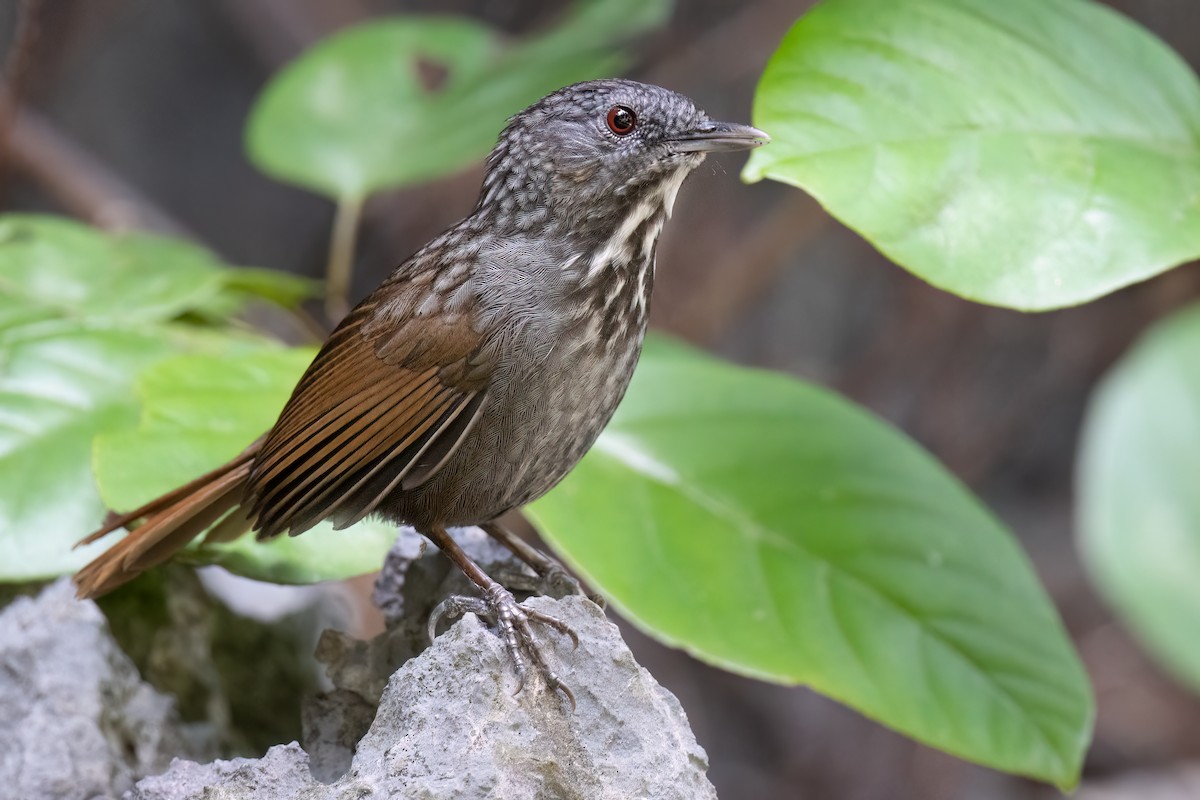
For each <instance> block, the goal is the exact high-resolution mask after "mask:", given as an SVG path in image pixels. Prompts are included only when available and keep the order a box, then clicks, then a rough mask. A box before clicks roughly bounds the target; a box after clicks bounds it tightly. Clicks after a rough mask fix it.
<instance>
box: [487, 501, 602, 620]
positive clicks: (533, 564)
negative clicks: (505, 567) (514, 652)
mask: <svg viewBox="0 0 1200 800" xmlns="http://www.w3.org/2000/svg"><path fill="white" fill-rule="evenodd" d="M479 527H481V528H483V530H484V531H485V532H486V533H487V534H488V535H489V536H491V537H492V538H493V539H495V540H496V541H498V542H499V543H500V544H502V545H504V546H505V547H507V548H508V549H509V550H511V551H512V554H513V555H515V556H516V557H517V558H519V559H521V560H522V561H524V562H525V563H526V564H528V565H529V567H530V568H531V569H532V570H533V571H534V572H536V573H537V575H538V578H540V579H541V581H542V585H543V587H544V588H543V591H542V594H556V595H557V596H562V595H568V594H577V595H580V596H581V597H586V598H588V599H589V600H591V601H592V602H593V603H595V604H596V605H598V606H600V607H601V608H603V607H604V598H602V597H600V596H599V595H591V594H587V593H586V592H584V590H583V587H582V586H580V585H579V581H578V580H576V579H575V576H574V575H572V574H571V573H569V572H567V568H566V567H564V566H563V565H562V564H560V563H559V562H558V561H556V560H555V559H554V558H552V557H550V556H548V555H546V554H545V553H543V552H542V551H541V550H538V549H537V548H536V547H534V546H533V545H531V544H529V542H526V541H525V540H524V539H522V538H521V537H520V536H517V535H516V534H515V533H513V532H512V531H510V530H509V529H508V528H506V527H504V526H503V525H501V524H500V523H499V522H496V521H495V520H493V521H492V522H486V523H484V524H483V525H480V526H479Z"/></svg>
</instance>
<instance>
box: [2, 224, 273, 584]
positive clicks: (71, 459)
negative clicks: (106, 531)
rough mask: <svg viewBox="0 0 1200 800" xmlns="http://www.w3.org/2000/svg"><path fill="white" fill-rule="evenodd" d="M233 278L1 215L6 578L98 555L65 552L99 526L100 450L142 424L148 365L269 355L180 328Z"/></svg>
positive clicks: (209, 259) (212, 262)
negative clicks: (97, 443) (95, 471)
mask: <svg viewBox="0 0 1200 800" xmlns="http://www.w3.org/2000/svg"><path fill="white" fill-rule="evenodd" d="M228 275H229V271H228V270H227V269H226V268H225V267H224V266H223V265H222V264H221V263H220V262H219V261H217V260H216V259H215V258H214V257H213V256H212V255H211V254H209V253H208V252H207V251H205V250H203V249H201V248H198V247H195V246H192V245H189V244H186V243H183V242H177V241H173V240H169V239H162V238H159V237H153V236H143V235H137V234H124V235H119V236H109V235H104V234H101V233H99V232H97V231H95V230H93V229H91V228H89V227H87V226H84V225H81V224H79V223H76V222H71V221H69V220H65V219H60V218H56V217H42V216H30V215H4V216H0V580H16V581H25V580H35V579H40V578H48V577H52V576H55V575H59V574H62V573H64V572H70V571H73V570H74V569H76V568H78V567H79V566H81V565H82V564H83V563H85V562H86V561H87V560H88V559H90V558H92V557H94V556H95V555H96V554H97V553H98V552H99V550H100V549H102V548H101V547H98V546H91V547H87V548H82V549H80V550H78V551H74V552H73V551H72V550H71V546H72V545H73V544H74V543H75V542H77V541H78V540H79V539H81V538H82V537H83V536H84V535H85V534H87V533H88V532H89V531H91V530H93V529H94V528H95V527H96V526H97V524H99V522H100V521H101V519H102V518H103V516H104V504H103V503H102V502H101V499H100V496H99V494H98V492H97V489H96V485H95V481H94V478H93V476H92V471H91V459H90V455H91V448H92V440H93V438H94V437H95V436H96V435H97V434H101V433H104V432H108V431H114V430H118V429H121V428H125V427H128V426H130V425H132V424H134V423H135V422H136V420H137V413H138V407H137V403H136V400H135V397H134V394H133V384H134V380H135V378H136V376H137V375H138V374H139V373H140V372H141V371H142V370H143V369H145V368H146V367H148V366H150V365H151V364H154V363H156V362H157V361H159V360H160V359H162V358H165V357H167V356H169V355H171V354H172V353H176V352H180V351H191V350H195V351H201V352H207V353H215V354H224V353H231V352H236V351H238V350H239V349H242V348H246V347H250V346H252V345H253V346H257V347H260V348H261V347H262V339H261V337H256V336H253V335H251V334H249V333H246V332H242V331H233V330H221V329H217V328H214V327H201V326H186V325H180V324H177V323H176V322H175V320H176V319H177V318H179V317H182V316H185V315H188V314H191V313H192V312H194V311H195V310H197V309H200V308H210V307H212V306H213V305H214V304H224V305H225V306H227V307H228V306H230V303H228V302H226V298H227V295H228V291H227V289H226V280H227V277H228ZM234 305H236V303H235V304H234Z"/></svg>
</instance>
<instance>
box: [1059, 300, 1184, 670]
mask: <svg viewBox="0 0 1200 800" xmlns="http://www.w3.org/2000/svg"><path fill="white" fill-rule="evenodd" d="M1198 365H1200V307H1192V308H1190V309H1188V310H1187V311H1184V312H1181V313H1179V314H1177V315H1175V316H1173V317H1171V318H1170V319H1168V320H1167V321H1165V322H1162V323H1159V324H1158V325H1157V326H1156V327H1155V328H1154V329H1153V330H1152V331H1151V332H1150V333H1149V334H1147V335H1146V336H1145V338H1144V339H1143V340H1142V341H1141V342H1140V343H1138V345H1137V346H1136V347H1135V348H1134V350H1133V351H1132V352H1131V353H1130V354H1129V355H1127V356H1126V357H1125V358H1124V359H1123V360H1122V361H1121V363H1120V364H1118V365H1117V367H1116V368H1114V369H1113V371H1112V372H1111V373H1110V374H1109V375H1108V376H1107V377H1106V378H1105V379H1104V382H1103V383H1102V384H1101V386H1100V388H1099V389H1098V390H1097V391H1096V394H1095V396H1094V397H1093V399H1092V404H1091V408H1090V409H1089V410H1088V415H1087V421H1086V423H1085V426H1084V432H1083V442H1082V446H1081V450H1080V455H1079V502H1080V509H1079V515H1080V544H1081V548H1082V551H1083V554H1084V556H1085V559H1086V563H1087V564H1088V566H1089V568H1090V571H1091V574H1092V576H1093V577H1094V579H1095V581H1096V583H1097V585H1098V586H1099V587H1100V589H1101V590H1102V591H1103V592H1104V594H1105V595H1106V596H1107V597H1108V599H1109V601H1110V602H1112V604H1113V606H1114V607H1115V608H1116V609H1117V611H1118V612H1119V613H1120V614H1121V616H1122V617H1124V618H1125V620H1126V621H1127V622H1128V623H1129V624H1130V626H1131V627H1132V628H1133V630H1134V631H1135V632H1136V633H1137V634H1138V636H1139V637H1140V638H1141V639H1142V641H1143V642H1144V643H1145V644H1146V647H1147V648H1148V649H1149V650H1150V652H1152V653H1154V654H1156V655H1157V656H1158V658H1159V659H1161V660H1162V662H1163V663H1164V664H1166V665H1167V666H1168V667H1169V668H1170V669H1171V670H1172V671H1173V672H1174V673H1175V674H1176V675H1178V676H1179V678H1180V679H1181V680H1183V681H1184V682H1186V683H1187V684H1189V685H1190V686H1192V687H1193V688H1195V689H1197V690H1200V637H1197V635H1196V620H1197V619H1200V368H1198Z"/></svg>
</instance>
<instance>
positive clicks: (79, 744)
mask: <svg viewBox="0 0 1200 800" xmlns="http://www.w3.org/2000/svg"><path fill="white" fill-rule="evenodd" d="M0 720H3V721H4V722H3V724H0V786H2V787H3V794H4V796H6V797H28V798H35V797H37V798H41V797H46V798H51V797H52V798H56V800H71V799H72V798H81V800H82V799H83V798H88V800H91V799H92V798H98V797H119V796H120V795H121V793H122V792H124V791H125V790H127V789H128V788H129V787H130V786H131V785H132V784H133V782H134V780H136V779H137V778H138V777H141V776H142V775H146V774H148V773H152V772H156V771H159V770H162V769H163V768H165V767H166V765H167V763H168V761H169V760H170V758H171V757H172V756H173V755H178V754H179V753H181V752H185V749H184V744H183V737H182V736H181V735H180V731H179V727H178V721H177V718H176V715H175V711H174V706H173V703H172V701H171V700H170V699H168V698H167V697H164V696H163V695H160V694H158V693H157V692H155V691H154V690H153V689H152V688H150V686H148V685H147V684H145V683H143V682H142V680H141V678H140V677H139V675H138V672H137V669H136V668H135V667H134V665H133V663H132V662H131V661H130V660H129V658H128V657H127V656H126V655H125V654H124V653H122V652H121V651H120V649H119V648H118V647H117V645H116V643H115V642H114V641H113V639H112V637H111V635H110V634H109V632H108V627H107V625H106V623H105V620H104V616H103V615H102V614H101V613H100V611H99V609H97V608H96V606H95V604H94V603H91V602H79V601H77V600H76V599H75V596H74V591H73V589H72V587H71V584H70V582H69V581H67V580H66V579H63V580H60V581H58V582H57V583H55V584H52V585H51V586H49V587H47V588H46V589H45V590H43V591H42V593H41V594H40V595H38V596H37V597H36V598H32V597H22V598H18V599H17V600H15V601H14V602H13V603H12V604H11V605H9V606H8V607H7V608H5V609H4V610H3V612H0Z"/></svg>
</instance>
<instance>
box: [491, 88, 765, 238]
mask: <svg viewBox="0 0 1200 800" xmlns="http://www.w3.org/2000/svg"><path fill="white" fill-rule="evenodd" d="M767 141H769V137H768V136H767V135H766V134H765V133H763V132H762V131H760V130H757V129H756V128H752V127H750V126H748V125H736V124H731V123H723V122H714V121H713V120H710V119H709V118H708V115H707V114H705V113H704V112H703V111H701V110H700V109H699V108H697V107H696V105H695V104H694V103H693V102H692V101H691V100H689V99H688V98H686V97H684V96H683V95H681V94H677V93H675V92H672V91H669V90H667V89H663V88H661V87H658V86H652V85H649V84H644V83H637V82H635V81H628V80H600V81H588V82H585V83H577V84H574V85H572V86H567V87H565V88H563V89H559V90H558V91H556V92H554V93H552V94H550V95H547V96H546V97H544V98H542V99H541V100H539V101H538V102H537V103H534V104H533V105H532V106H530V107H529V108H527V109H525V110H524V111H522V112H521V113H519V114H517V115H516V116H514V117H513V118H512V119H511V120H510V121H509V124H508V127H506V128H505V129H504V132H503V133H502V134H501V135H500V140H499V142H498V143H497V145H496V148H495V150H493V151H492V155H491V156H490V158H489V159H488V174H487V177H486V179H485V180H484V185H483V191H482V193H481V195H480V201H479V207H480V208H481V209H483V208H486V207H487V206H489V205H493V204H495V205H498V206H501V207H502V210H503V211H507V212H510V213H508V214H502V216H503V217H507V218H508V219H510V220H512V221H513V222H515V223H516V224H518V225H519V226H520V227H529V226H531V225H536V224H538V223H540V222H544V221H546V220H547V219H549V218H559V219H562V220H563V221H565V222H567V223H568V224H571V225H577V224H579V223H582V222H588V223H591V224H595V225H599V226H604V225H607V224H612V222H614V221H616V219H617V218H619V217H621V216H623V215H624V213H625V211H627V210H628V209H629V208H630V207H631V206H636V205H638V204H640V203H641V202H643V201H645V200H647V199H649V198H650V197H654V198H655V199H656V200H657V201H658V202H661V203H662V204H664V205H665V209H666V212H667V213H668V214H669V213H670V207H671V203H672V202H673V201H674V196H675V192H676V191H677V190H678V188H679V184H680V183H682V181H683V178H684V177H686V176H687V174H688V173H689V172H691V171H692V170H693V169H695V168H696V167H697V166H699V164H700V163H701V162H702V161H703V160H704V156H705V155H706V154H707V153H710V152H714V151H720V150H741V149H747V148H752V147H756V146H758V145H760V144H763V143H765V142H767ZM498 210H500V209H498Z"/></svg>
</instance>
